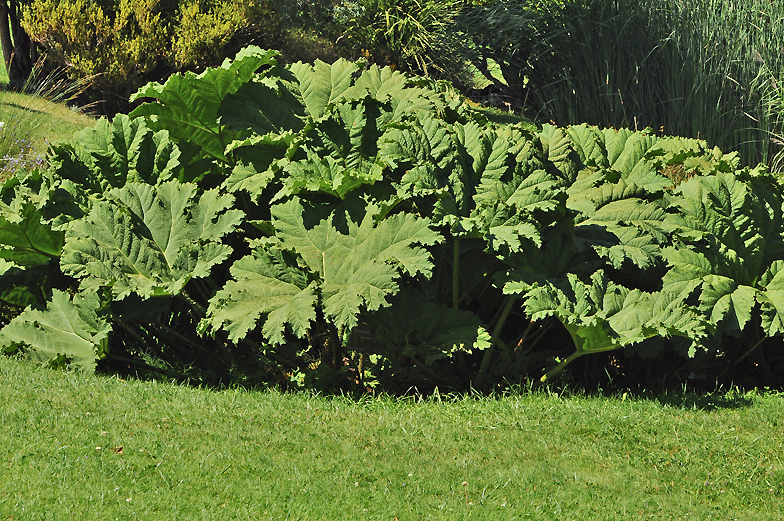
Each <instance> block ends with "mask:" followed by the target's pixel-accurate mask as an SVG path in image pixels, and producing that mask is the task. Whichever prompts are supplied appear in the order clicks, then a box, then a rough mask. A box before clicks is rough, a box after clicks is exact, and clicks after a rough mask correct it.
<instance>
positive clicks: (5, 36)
mask: <svg viewBox="0 0 784 521" xmlns="http://www.w3.org/2000/svg"><path fill="white" fill-rule="evenodd" d="M0 45H2V47H3V63H4V64H5V71H6V72H8V70H9V68H10V66H11V56H12V55H13V49H14V44H13V43H11V28H10V26H9V25H8V2H7V0H0Z"/></svg>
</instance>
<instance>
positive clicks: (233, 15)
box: [174, 0, 260, 67]
mask: <svg viewBox="0 0 784 521" xmlns="http://www.w3.org/2000/svg"><path fill="white" fill-rule="evenodd" d="M259 15H260V10H259V9H258V8H257V6H256V2H255V1H254V0H185V2H183V3H181V5H180V16H179V19H178V23H177V29H176V31H175V32H176V40H175V43H174V61H175V64H176V65H177V66H178V67H187V66H189V65H196V66H198V67H203V66H206V65H211V64H214V63H215V62H219V61H220V59H221V57H222V55H223V48H224V47H225V45H226V44H227V43H228V42H229V40H231V38H232V37H233V36H234V35H235V34H236V33H237V31H238V30H240V29H242V28H243V27H246V26H248V25H251V24H252V23H254V22H255V21H256V18H257V17H258V16H259Z"/></svg>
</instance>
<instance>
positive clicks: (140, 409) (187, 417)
mask: <svg viewBox="0 0 784 521" xmlns="http://www.w3.org/2000/svg"><path fill="white" fill-rule="evenodd" d="M0 396H2V398H1V399H0V424H1V425H2V429H0V466H1V469H2V470H1V471H0V519H101V520H105V519H156V520H160V519H178V520H182V519H302V520H305V519H313V520H343V519H362V520H365V519H367V520H377V519H378V520H389V521H393V520H394V519H396V518H397V519H399V520H400V521H404V520H420V519H444V520H447V519H448V520H455V519H487V520H498V519H543V520H544V519H547V520H560V519H563V520H573V519H591V520H595V519H668V520H675V519H700V520H705V519H741V520H747V519H777V518H779V517H780V515H781V512H782V511H784V498H783V497H782V496H783V495H784V468H783V467H782V461H781V455H782V442H784V433H783V432H782V430H783V429H784V406H783V405H782V396H780V395H775V394H766V395H758V394H744V395H740V394H732V393H730V394H725V395H713V396H707V397H702V398H699V397H689V396H686V397H682V396H669V397H668V396H664V397H660V398H658V399H641V398H629V397H626V398H625V399H624V398H623V397H616V398H604V397H580V396H559V395H557V394H554V393H547V392H534V393H523V394H521V395H517V396H507V397H504V398H498V399H487V398H485V399H474V398H470V397H469V398H459V399H457V398H453V399H448V400H447V399H442V400H438V399H428V400H425V401H421V400H419V401H418V400H413V399H410V400H406V399H398V400H393V399H389V398H377V399H367V400H364V401H359V402H358V401H352V400H348V399H344V398H325V397H319V396H313V395H309V394H281V393H278V392H272V391H269V392H250V391H246V390H227V391H220V392H217V391H212V390H203V389H196V388H191V387H187V386H183V385H174V384H170V383H161V382H143V381H132V380H128V381H124V380H121V379H118V378H116V377H106V376H86V375H84V374H77V373H63V372H60V371H53V370H49V369H44V368H38V367H35V366H32V365H29V364H28V363H26V362H20V361H18V360H15V359H9V358H6V357H0Z"/></svg>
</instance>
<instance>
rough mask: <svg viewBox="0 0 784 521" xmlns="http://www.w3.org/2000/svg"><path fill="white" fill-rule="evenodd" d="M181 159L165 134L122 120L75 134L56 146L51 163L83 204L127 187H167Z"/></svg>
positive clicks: (101, 122)
mask: <svg viewBox="0 0 784 521" xmlns="http://www.w3.org/2000/svg"><path fill="white" fill-rule="evenodd" d="M179 157H180V151H179V149H178V148H177V147H176V146H175V145H174V143H173V142H172V141H171V140H170V139H169V133H168V131H167V130H161V131H159V132H155V133H153V132H152V131H151V130H150V129H149V128H148V126H147V124H146V123H145V121H144V119H142V118H136V119H131V118H129V117H128V116H126V115H124V114H118V115H117V116H115V118H114V119H113V120H112V122H111V123H110V122H109V121H108V120H106V119H100V120H98V122H97V123H96V124H95V126H94V127H90V128H85V129H83V130H80V131H79V132H77V133H76V134H74V137H73V140H72V141H71V142H70V143H66V144H59V145H57V146H55V147H54V151H53V156H52V158H51V163H52V165H53V166H54V168H55V174H56V176H57V178H58V179H60V180H61V186H63V187H64V188H65V189H66V190H68V191H69V192H71V193H72V194H73V195H74V197H75V198H76V199H77V200H84V198H85V197H86V196H87V195H89V194H90V193H94V194H102V193H103V192H105V191H106V190H109V189H110V188H121V187H122V186H124V185H125V183H127V182H144V183H150V184H156V183H157V182H159V181H165V180H167V179H169V178H170V177H171V176H172V174H173V172H174V169H175V168H176V167H177V166H178V165H179Z"/></svg>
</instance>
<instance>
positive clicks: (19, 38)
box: [3, 0, 38, 87]
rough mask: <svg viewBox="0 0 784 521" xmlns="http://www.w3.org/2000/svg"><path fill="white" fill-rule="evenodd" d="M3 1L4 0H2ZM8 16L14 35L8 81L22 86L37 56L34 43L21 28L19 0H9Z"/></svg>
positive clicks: (31, 70)
mask: <svg viewBox="0 0 784 521" xmlns="http://www.w3.org/2000/svg"><path fill="white" fill-rule="evenodd" d="M3 3H5V0H3ZM9 7H10V9H9V10H8V18H9V21H10V24H11V32H12V34H13V37H14V44H15V45H14V52H13V55H12V57H11V64H10V66H9V68H8V81H9V83H10V84H11V85H16V86H20V87H21V86H22V85H24V83H25V81H27V78H29V77H30V74H31V73H32V72H33V66H34V65H35V61H36V60H37V58H38V52H37V51H36V48H35V45H34V44H33V43H32V42H31V41H30V37H29V36H28V35H27V32H26V31H25V30H24V29H23V28H22V22H21V14H22V9H21V7H20V6H19V0H10V5H9Z"/></svg>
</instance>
